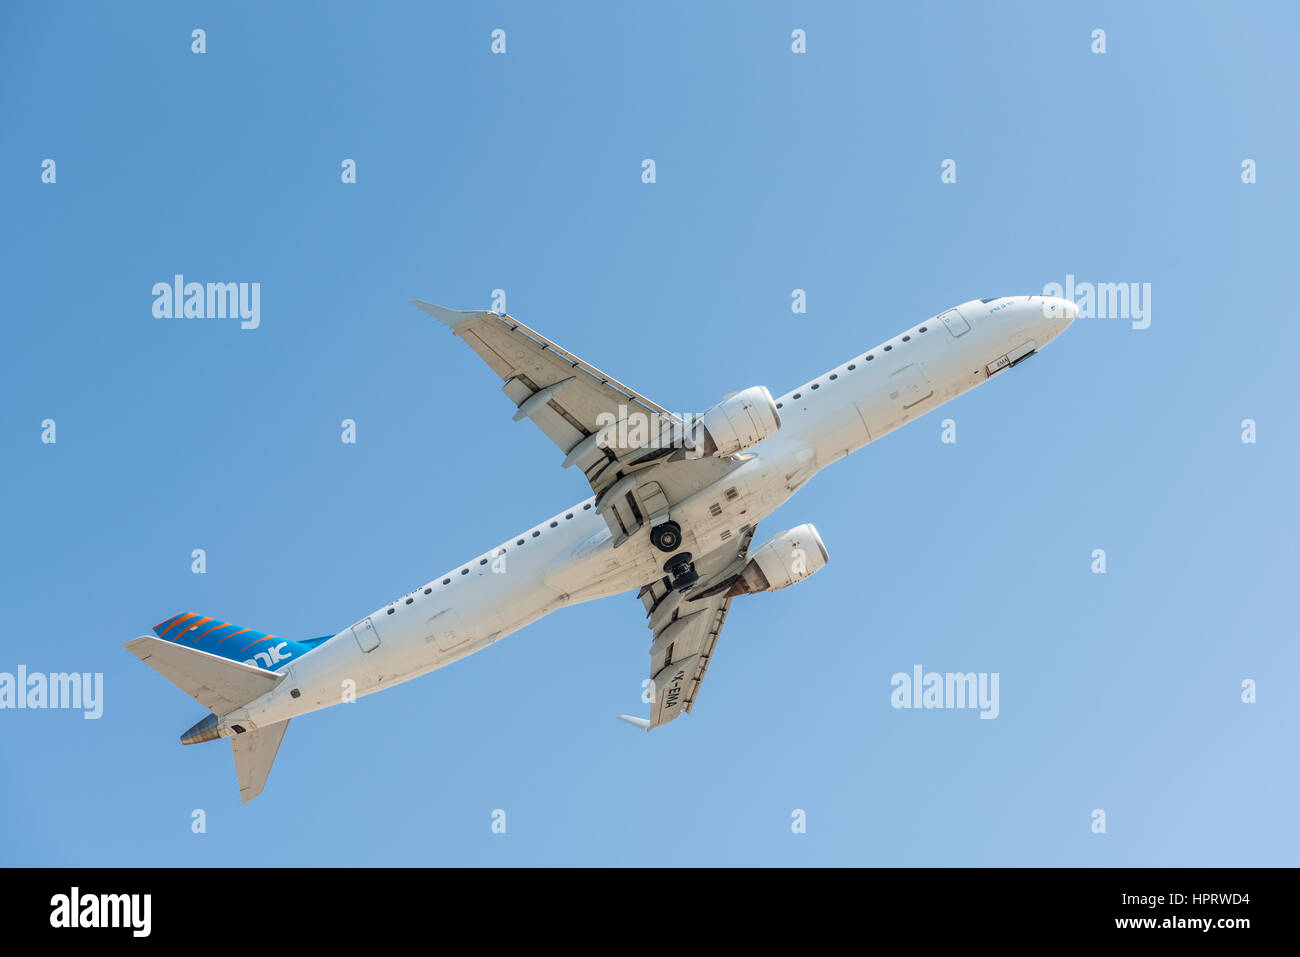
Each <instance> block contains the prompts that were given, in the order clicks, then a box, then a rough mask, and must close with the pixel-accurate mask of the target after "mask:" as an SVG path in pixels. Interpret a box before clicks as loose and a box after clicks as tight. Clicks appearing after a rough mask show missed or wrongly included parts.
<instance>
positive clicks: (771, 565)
mask: <svg viewBox="0 0 1300 957" xmlns="http://www.w3.org/2000/svg"><path fill="white" fill-rule="evenodd" d="M829 560H830V555H828V554H827V552H826V546H825V545H824V544H822V537H821V536H820V535H818V534H817V529H816V528H814V527H813V526H812V525H811V524H808V525H797V526H795V527H794V528H792V529H790V530H789V531H786V532H781V533H780V534H779V535H776V536H775V537H773V539H772V540H771V541H769V542H766V543H765V544H763V545H761V546H760V547H759V548H757V549H755V550H754V551H753V552H751V553H750V559H749V564H748V565H746V566H745V567H744V569H743V570H742V571H741V573H740V579H739V581H737V582H736V583H735V585H734V586H733V589H732V594H748V593H751V592H756V591H776V590H777V589H779V588H787V587H789V586H790V585H793V584H795V582H801V581H803V580H804V579H805V578H810V577H812V576H813V575H814V574H815V573H816V572H819V571H821V570H822V569H823V568H825V567H826V562H828V561H829Z"/></svg>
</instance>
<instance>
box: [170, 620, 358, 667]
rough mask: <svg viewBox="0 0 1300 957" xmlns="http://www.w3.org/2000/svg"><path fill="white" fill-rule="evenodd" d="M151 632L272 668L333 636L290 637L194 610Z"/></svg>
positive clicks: (303, 653) (190, 646)
mask: <svg viewBox="0 0 1300 957" xmlns="http://www.w3.org/2000/svg"><path fill="white" fill-rule="evenodd" d="M153 631H154V634H155V635H157V636H158V637H159V638H161V639H163V640H164V641H170V642H176V643H177V644H179V645H181V646H183V647H186V648H198V649H199V650H201V651H206V652H209V653H210V654H213V655H217V656H218V657H221V658H228V659H230V660H231V661H242V662H244V664H247V665H252V666H253V667H254V668H265V669H266V670H267V671H275V670H277V669H279V668H280V666H281V665H284V664H288V663H289V662H290V661H293V660H294V659H295V658H301V657H302V656H303V655H305V654H306V653H307V652H309V651H311V650H312V649H313V648H315V647H316V646H317V645H319V644H320V643H321V642H322V641H326V640H327V639H329V638H331V637H333V636H332V635H325V636H324V637H322V638H308V639H306V640H304V641H290V640H288V639H286V638H281V637H279V636H278V635H268V634H267V633H266V632H264V631H255V630H254V629H252V628H240V627H239V626H238V625H232V624H231V623H230V622H228V621H221V620H220V619H217V618H204V617H202V616H201V615H196V614H194V613H193V612H186V613H185V614H183V615H174V616H172V617H171V618H168V619H167V620H166V621H164V622H161V623H159V624H157V625H155V626H154V629H153Z"/></svg>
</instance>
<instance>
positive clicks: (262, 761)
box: [230, 720, 289, 804]
mask: <svg viewBox="0 0 1300 957" xmlns="http://www.w3.org/2000/svg"><path fill="white" fill-rule="evenodd" d="M288 729H289V722H288V720H285V721H280V722H278V723H276V724H271V725H267V726H266V727H265V728H258V729H256V730H254V731H245V732H244V733H243V734H237V735H235V736H234V737H233V738H231V739H230V750H231V752H232V753H233V754H234V755H235V776H236V777H238V778H239V800H240V803H242V804H247V803H248V802H249V801H251V800H253V798H255V797H257V796H258V795H259V794H261V793H262V788H263V787H265V786H266V777H267V775H269V774H270V773H271V765H272V764H274V763H275V756H276V755H277V754H278V753H279V752H280V742H281V741H283V740H284V732H285V731H287V730H288Z"/></svg>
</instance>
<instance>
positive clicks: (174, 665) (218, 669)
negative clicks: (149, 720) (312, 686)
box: [123, 635, 284, 715]
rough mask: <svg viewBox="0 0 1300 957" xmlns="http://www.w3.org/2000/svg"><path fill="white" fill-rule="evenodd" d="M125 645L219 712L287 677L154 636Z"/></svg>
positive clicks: (219, 713)
mask: <svg viewBox="0 0 1300 957" xmlns="http://www.w3.org/2000/svg"><path fill="white" fill-rule="evenodd" d="M123 647H125V648H126V650H127V651H129V652H131V654H133V655H135V656H136V657H137V658H139V659H140V660H141V661H143V662H144V663H145V664H147V665H148V666H149V667H151V668H153V669H154V671H156V672H158V673H159V674H160V675H162V676H163V677H164V678H166V679H167V680H168V681H170V682H171V683H172V684H174V685H176V687H178V688H180V689H181V690H182V691H184V692H185V693H186V694H187V695H189V696H190V697H191V698H193V699H194V700H196V701H197V702H198V703H199V704H201V705H203V707H205V708H207V709H208V710H209V711H211V712H212V713H213V714H216V715H226V714H229V713H230V712H232V711H234V710H235V709H236V708H242V707H243V706H244V705H246V704H248V703H249V702H250V701H253V700H255V699H257V698H260V697H261V696H262V695H264V694H266V693H267V692H268V691H270V690H271V689H272V688H274V687H275V686H276V685H277V684H279V682H280V680H281V679H282V678H283V677H284V676H283V675H278V674H276V673H275V672H273V671H263V670H262V669H261V668H254V667H253V666H251V665H246V664H244V663H243V662H239V661H231V660H230V659H229V658H222V657H220V656H218V655H212V654H208V653H207V652H206V651H199V650H198V649H197V648H190V647H187V646H186V645H180V644H174V643H172V642H170V641H164V640H163V639H161V638H155V637H154V636H153V635H142V636H141V637H139V638H135V639H132V640H131V641H128V642H127V643H126V644H125V645H124V646H123Z"/></svg>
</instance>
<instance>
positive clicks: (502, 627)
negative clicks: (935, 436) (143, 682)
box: [125, 296, 1078, 803]
mask: <svg viewBox="0 0 1300 957" xmlns="http://www.w3.org/2000/svg"><path fill="white" fill-rule="evenodd" d="M412 304H413V305H415V306H417V307H418V308H420V309H422V310H423V311H424V312H426V313H427V314H428V315H430V316H432V317H433V318H434V319H437V320H439V321H440V322H442V323H444V324H446V325H447V326H449V327H450V328H451V331H452V332H453V333H454V334H455V335H456V336H458V337H460V338H461V339H462V340H464V341H465V342H466V343H467V344H468V345H469V347H470V348H471V349H473V350H474V351H475V352H476V353H477V354H478V355H479V356H480V357H481V358H482V359H483V360H484V361H485V362H486V363H487V364H488V366H489V367H490V368H491V369H492V371H493V372H495V373H496V374H497V375H498V376H499V377H500V378H501V379H502V380H503V382H504V385H503V386H502V391H503V392H505V394H506V395H507V396H508V397H509V399H510V401H511V403H512V404H513V405H514V407H515V412H514V419H515V421H522V420H524V419H528V420H530V421H531V422H532V423H533V424H534V425H536V426H537V427H538V428H539V429H541V430H542V432H543V433H544V434H545V435H546V436H547V437H548V438H549V439H550V440H551V441H552V442H554V443H555V444H556V445H557V446H558V447H559V449H560V452H561V453H563V461H562V462H561V463H560V464H561V465H562V466H563V467H564V468H574V467H576V468H577V469H578V470H579V471H580V472H581V473H582V475H583V476H584V477H585V478H586V480H587V482H588V483H589V485H590V488H591V492H592V494H591V495H590V496H589V497H588V498H587V499H585V500H584V501H580V502H578V503H576V504H574V505H571V506H569V507H568V508H565V509H562V510H561V511H559V512H557V513H556V514H555V515H552V516H550V517H548V518H546V519H543V520H542V521H541V522H539V523H538V524H536V525H534V526H533V527H532V528H529V529H526V530H524V531H522V532H520V533H519V534H517V535H514V536H511V538H510V539H509V540H507V541H505V542H503V543H501V544H500V545H498V546H496V547H494V548H491V549H489V550H488V551H485V552H483V553H482V554H481V555H477V556H475V557H474V558H471V559H470V560H468V561H466V562H464V563H463V564H460V565H457V566H456V567H455V568H453V569H452V570H451V571H448V572H447V573H446V574H444V575H440V576H438V577H437V578H435V579H433V580H432V581H430V582H428V583H427V584H425V585H422V586H421V587H419V588H417V589H415V590H414V591H412V592H409V593H408V594H406V595H403V596H401V597H400V598H397V599H395V600H394V601H391V602H389V603H388V604H386V605H384V606H383V607H381V608H378V609H376V610H375V611H373V612H371V613H370V614H369V615H367V616H365V617H364V618H362V619H361V620H359V621H357V622H356V623H355V624H352V625H350V626H349V627H347V628H344V629H343V630H342V631H339V632H338V633H337V634H334V635H326V636H323V637H319V638H310V639H303V640H297V639H288V638H283V637H281V636H278V635H271V634H267V633H265V632H261V631H256V630H254V629H249V628H241V627H238V626H236V625H234V624H231V623H229V622H226V621H222V620H219V619H215V618H208V617H203V616H200V615H196V614H193V613H185V614H180V615H176V616H173V617H172V618H168V619H167V620H166V621H163V622H161V623H160V624H158V625H157V626H155V627H154V629H153V632H154V633H153V634H152V635H142V636H140V637H138V638H135V639H133V640H132V641H129V642H127V643H126V645H125V647H126V648H127V649H128V650H129V651H130V652H131V653H132V654H134V655H136V656H137V657H138V658H141V659H142V660H144V661H145V662H146V663H148V664H149V665H150V666H151V667H153V668H154V669H155V670H156V671H158V672H159V673H160V674H162V676H163V677H165V678H167V679H168V680H170V681H172V682H173V683H174V684H176V685H177V686H178V687H180V688H181V689H182V690H183V691H185V692H187V693H188V694H189V695H191V696H192V697H193V698H195V699H196V700H197V701H198V702H199V704H201V705H203V706H204V707H205V708H207V709H208V711H209V714H208V715H207V717H205V718H203V719H202V720H201V721H199V722H198V723H196V724H195V725H194V726H193V727H192V728H190V729H189V730H188V731H186V732H185V733H184V734H183V735H182V736H181V742H182V743H183V744H197V743H200V742H205V741H215V740H217V739H219V738H229V739H230V743H231V748H232V750H233V753H234V758H235V770H236V776H237V778H238V783H239V792H240V796H241V798H242V801H243V803H247V802H248V801H250V800H252V799H253V798H255V797H256V796H257V795H258V794H260V793H261V792H262V789H263V787H264V786H265V784H266V779H267V776H268V775H269V774H270V771H271V765H272V763H273V762H274V761H275V757H276V754H277V752H278V751H279V747H280V742H281V740H282V739H283V738H284V732H285V729H286V728H287V727H288V726H289V721H290V719H292V718H295V717H297V716H298V715H302V714H307V713H308V712H311V711H317V710H319V709H321V708H326V707H329V706H330V705H334V704H338V703H340V702H341V701H343V700H347V699H349V698H350V697H351V698H356V697H361V696H363V695H367V694H371V693H373V692H376V691H382V690H384V689H386V688H389V687H392V686H393V685H397V684H401V683H402V682H404V681H409V680H410V679H412V678H417V677H419V676H421V675H424V674H428V673H429V672H431V671H435V670H437V669H439V668H442V667H444V666H446V665H449V664H451V663H452V662H454V661H458V660H460V659H461V658H464V657H466V656H467V655H471V654H473V653H474V652H476V651H480V650H482V649H483V648H485V647H487V646H488V645H490V644H493V643H494V642H497V641H500V640H501V639H502V638H505V637H506V636H508V635H511V634H513V633H515V632H516V631H519V630H520V629H521V628H523V627H525V626H526V625H529V624H531V623H532V622H534V621H537V620H538V619H539V618H542V617H543V616H545V615H549V614H550V613H551V612H553V611H556V610H557V609H559V608H564V607H566V606H569V605H576V604H579V603H581V602H586V601H591V600H592V599H596V598H603V597H606V596H610V595H616V594H619V593H621V592H630V591H636V593H637V596H638V597H639V598H640V600H641V603H642V605H643V606H644V612H645V619H646V624H647V625H648V627H649V629H650V634H651V641H650V665H649V675H650V684H649V686H648V690H649V692H650V694H649V698H650V714H649V716H648V717H642V716H637V715H619V716H618V717H620V718H622V719H623V720H625V721H627V722H628V723H630V724H632V725H634V726H636V727H639V728H643V729H645V730H652V729H654V728H658V727H660V726H662V725H665V724H667V723H668V722H670V721H672V720H674V719H675V718H677V717H678V716H679V715H681V714H682V713H683V712H688V711H690V710H691V709H692V708H693V707H694V705H695V703H696V702H697V700H698V696H699V691H700V685H701V683H702V682H703V680H704V676H705V673H706V672H707V671H708V668H709V664H710V663H711V662H712V660H713V655H714V651H715V649H716V647H717V643H718V637H719V635H720V634H721V633H722V627H723V623H724V622H725V621H726V618H727V612H728V610H729V608H730V606H731V602H732V599H733V598H735V597H736V596H738V595H749V594H755V593H758V592H769V591H778V590H780V589H782V588H787V587H789V586H790V585H793V584H795V583H797V582H800V581H803V580H805V579H807V578H809V577H811V576H812V575H814V574H816V573H817V572H818V571H819V570H821V569H822V568H823V567H824V566H825V565H826V563H827V561H828V559H829V553H828V552H827V550H826V546H825V544H824V543H823V542H822V538H821V536H820V535H819V534H818V532H817V529H816V528H814V527H813V526H812V525H810V524H804V525H798V526H795V527H794V528H791V529H788V530H786V531H782V532H778V533H777V534H775V535H774V536H772V537H771V538H770V539H768V540H767V541H766V542H764V543H762V544H760V545H758V546H757V547H754V545H753V542H754V538H755V532H756V530H757V527H758V525H759V523H760V522H761V521H762V520H763V519H764V518H765V517H767V516H768V515H770V514H771V513H772V512H773V511H775V510H776V509H777V508H778V507H780V506H781V505H782V504H784V503H785V501H786V500H787V499H789V498H790V497H791V496H792V495H793V494H794V493H795V492H797V491H798V490H799V489H800V488H802V487H803V486H804V484H805V483H807V481H808V480H809V479H811V478H812V477H813V476H814V475H816V474H817V473H818V472H819V471H821V470H822V469H823V468H825V467H826V466H828V465H830V464H831V463H832V462H836V461H838V460H840V459H842V458H844V457H845V456H847V455H849V454H850V453H851V452H855V451H857V450H858V449H860V448H862V447H863V446H866V445H870V444H872V443H873V442H876V441H879V439H880V438H881V437H883V436H885V435H888V434H889V433H890V432H893V431H894V430H895V429H898V428H901V427H902V426H904V425H906V424H907V423H909V422H912V421H914V420H915V419H917V418H918V417H920V416H922V415H924V414H925V413H927V412H929V411H931V410H933V409H935V408H938V407H939V406H940V405H942V404H944V403H945V402H948V401H950V400H952V399H954V398H956V397H957V396H959V395H961V394H962V393H964V392H967V391H969V390H970V389H973V388H975V386H977V385H981V384H983V383H984V382H987V381H988V380H989V379H991V378H993V377H995V376H999V375H1002V374H1003V373H1005V372H1006V371H1007V370H1009V369H1013V368H1015V367H1016V366H1017V365H1019V364H1020V363H1022V362H1024V361H1025V360H1026V359H1028V358H1030V357H1031V356H1033V355H1036V354H1037V353H1038V352H1039V351H1040V350H1041V349H1042V348H1043V347H1044V346H1046V345H1047V344H1048V343H1049V342H1051V341H1052V340H1054V339H1055V338H1056V337H1057V336H1059V335H1060V334H1061V333H1062V332H1063V331H1064V330H1065V329H1066V327H1068V326H1069V325H1070V323H1071V322H1073V321H1074V319H1075V318H1076V316H1077V315H1078V309H1077V307H1076V306H1075V304H1074V303H1073V302H1071V301H1070V300H1068V299H1057V298H1052V297H1044V296H1011V297H1000V298H989V299H974V300H971V301H969V302H964V303H962V304H961V305H959V306H955V307H954V308H951V309H948V310H946V311H944V312H941V313H939V314H938V315H936V316H934V317H932V318H930V319H926V320H925V321H924V322H921V323H918V324H917V325H915V326H912V328H910V329H907V330H905V331H903V332H900V333H899V334H898V335H896V336H894V337H893V338H892V339H890V340H889V341H887V342H882V343H881V344H880V345H878V346H875V347H874V348H872V349H870V350H868V351H866V352H864V353H859V354H856V355H855V356H854V357H853V358H851V359H849V360H848V361H847V362H845V363H844V364H843V365H840V366H838V367H836V368H834V369H831V370H829V371H827V372H825V373H823V374H822V375H820V376H818V377H817V378H816V379H813V380H812V381H810V382H807V383H805V384H804V385H801V386H799V387H798V388H797V389H792V390H791V391H789V392H787V393H786V394H785V395H782V396H780V397H778V398H776V399H773V397H772V395H771V393H770V392H769V391H768V390H767V388H765V387H764V386H753V387H751V388H747V389H744V390H742V391H739V392H735V393H732V394H730V395H728V396H726V397H725V398H724V399H723V400H722V401H721V402H719V403H718V404H717V405H715V406H713V407H712V408H711V409H709V410H708V411H707V412H704V413H703V414H702V415H681V414H677V413H673V412H669V411H668V410H667V409H665V408H663V407H662V406H659V405H657V404H656V403H654V402H652V401H651V400H650V399H648V398H646V397H645V396H643V395H642V394H640V393H638V392H636V391H634V390H633V389H631V388H630V387H628V386H626V385H624V384H623V383H621V382H619V381H618V380H616V379H613V378H611V377H610V376H608V375H606V374H605V373H603V372H601V371H600V370H598V369H596V368H595V367H593V366H591V365H589V364H588V363H586V362H584V361H583V360H582V359H579V358H578V357H577V356H576V355H574V354H573V353H571V352H568V351H567V350H565V349H563V348H561V347H560V346H559V345H557V344H556V343H554V342H552V341H550V340H549V339H547V338H546V337H545V336H543V335H541V334H540V333H538V332H535V331H533V330H532V329H530V328H528V327H527V326H525V325H524V324H523V323H521V322H519V321H518V320H516V319H514V318H512V317H511V316H509V315H504V314H499V313H497V312H492V311H481V312H459V311H456V310H452V309H447V308H444V307H442V306H435V305H432V304H430V303H427V302H423V301H420V300H415V301H413V303H412Z"/></svg>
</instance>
